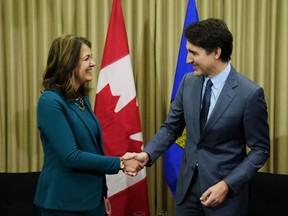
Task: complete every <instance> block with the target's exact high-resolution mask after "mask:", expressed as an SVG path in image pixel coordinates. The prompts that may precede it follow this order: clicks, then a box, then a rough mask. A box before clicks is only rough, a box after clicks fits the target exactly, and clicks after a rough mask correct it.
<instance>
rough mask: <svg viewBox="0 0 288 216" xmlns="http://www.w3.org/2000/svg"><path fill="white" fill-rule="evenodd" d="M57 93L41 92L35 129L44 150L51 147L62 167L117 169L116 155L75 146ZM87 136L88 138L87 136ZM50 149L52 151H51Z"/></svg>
mask: <svg viewBox="0 0 288 216" xmlns="http://www.w3.org/2000/svg"><path fill="white" fill-rule="evenodd" d="M55 95H56V93H45V92H44V93H43V94H42V95H41V97H40V99H39V102H38V107H37V120H38V129H39V131H40V136H41V140H42V143H43V148H44V154H45V151H46V152H48V151H53V152H55V155H56V156H57V158H58V159H60V160H61V161H62V162H63V165H64V166H65V167H69V168H74V169H80V170H86V171H94V172H96V173H99V174H115V173H118V172H119V170H120V159H119V158H118V157H112V156H111V157H110V156H103V155H101V154H95V153H91V152H85V151H83V150H81V149H79V148H78V146H77V143H76V140H75V138H74V134H73V132H72V129H71V126H70V125H69V122H68V121H67V118H66V115H67V111H66V110H65V106H67V105H66V104H65V101H64V100H63V99H61V98H60V96H55ZM87 139H88V138H87ZM50 153H51V152H50Z"/></svg>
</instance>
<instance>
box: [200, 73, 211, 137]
mask: <svg viewBox="0 0 288 216" xmlns="http://www.w3.org/2000/svg"><path fill="white" fill-rule="evenodd" d="M212 85H213V83H212V82H211V80H210V79H208V81H207V83H206V88H205V93H204V97H203V100H202V109H201V112H200V131H201V133H202V131H203V130H204V127H205V124H206V121H207V117H208V112H209V107H210V99H211V87H212Z"/></svg>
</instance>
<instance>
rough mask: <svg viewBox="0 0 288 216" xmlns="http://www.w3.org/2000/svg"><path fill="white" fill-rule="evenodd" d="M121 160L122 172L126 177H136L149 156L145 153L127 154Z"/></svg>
mask: <svg viewBox="0 0 288 216" xmlns="http://www.w3.org/2000/svg"><path fill="white" fill-rule="evenodd" d="M121 159H122V160H123V162H124V170H123V172H124V173H125V174H126V175H130V176H136V175H137V174H138V172H139V171H140V170H141V169H143V167H144V166H145V165H146V164H147V162H148V160H149V156H148V154H147V153H146V152H140V153H135V152H133V153H131V152H127V153H126V154H125V155H123V156H122V157H121Z"/></svg>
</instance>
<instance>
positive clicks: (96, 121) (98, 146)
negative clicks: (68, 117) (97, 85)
mask: <svg viewBox="0 0 288 216" xmlns="http://www.w3.org/2000/svg"><path fill="white" fill-rule="evenodd" d="M83 100H84V103H85V108H86V109H87V110H88V111H89V112H90V114H92V115H91V117H92V118H93V119H94V120H95V123H96V124H97V127H98V128H99V132H100V138H99V140H98V141H97V140H96V139H95V136H93V134H95V131H92V130H91V127H89V125H88V124H87V121H85V118H83V115H81V113H82V111H81V110H80V109H78V108H77V107H76V106H74V105H73V103H72V102H71V103H68V105H69V106H70V107H71V108H72V109H73V111H74V112H75V113H76V114H77V115H78V117H79V119H81V121H82V122H83V124H84V125H85V126H86V128H87V129H88V131H89V133H90V134H91V137H92V139H93V141H94V143H95V145H96V147H97V148H99V150H100V151H101V152H102V153H103V154H104V150H103V146H102V135H101V134H102V133H101V128H100V125H99V122H98V120H97V119H96V117H95V115H94V113H93V112H92V110H91V108H90V103H89V101H87V100H88V98H87V97H84V98H83ZM99 142H100V143H99Z"/></svg>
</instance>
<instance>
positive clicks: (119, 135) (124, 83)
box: [94, 0, 149, 216]
mask: <svg viewBox="0 0 288 216" xmlns="http://www.w3.org/2000/svg"><path fill="white" fill-rule="evenodd" d="M94 112H95V114H96V116H97V117H98V119H99V121H100V123H101V127H102V131H103V142H104V148H105V154H106V155H111V156H122V155H124V154H125V153H126V152H140V151H141V150H142V149H143V139H142V129H141V122H140V116H139V109H138V104H137V99H136V90H135V84H134V77H133V70H132V64H131V59H130V53H129V47H128V41H127V35H126V28H125V22H124V16H123V12H122V7H121V1H120V0H114V1H113V6H112V11H111V16H110V22H109V27H108V33H107V37H106V43H105V47H104V53H103V58H102V63H101V68H100V73H99V78H98V84H97V92H96V100H95V107H94ZM107 185H108V197H109V200H110V202H111V206H112V215H116V216H134V215H143V216H144V215H145V216H149V205H148V192H147V178H146V170H145V168H144V169H142V170H141V171H140V172H139V173H138V175H137V176H136V177H130V176H126V175H125V174H124V173H123V172H119V173H118V174H117V175H107Z"/></svg>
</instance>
